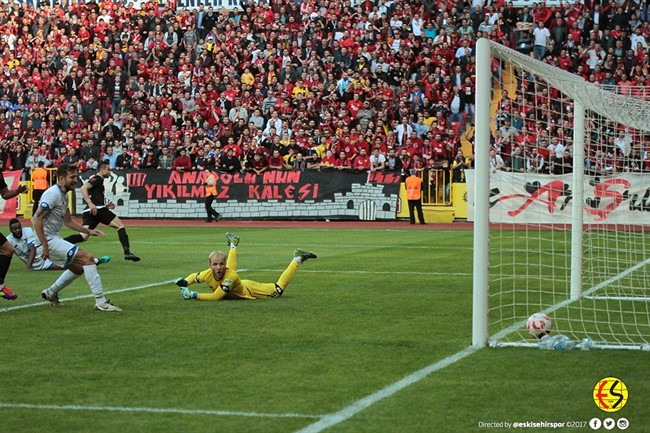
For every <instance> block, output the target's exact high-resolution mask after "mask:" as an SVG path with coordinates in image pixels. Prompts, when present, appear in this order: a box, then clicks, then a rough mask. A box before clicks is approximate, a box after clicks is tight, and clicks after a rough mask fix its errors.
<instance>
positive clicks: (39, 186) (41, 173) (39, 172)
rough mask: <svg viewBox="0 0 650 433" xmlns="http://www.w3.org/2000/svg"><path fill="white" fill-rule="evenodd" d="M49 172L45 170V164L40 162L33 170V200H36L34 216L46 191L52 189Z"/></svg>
mask: <svg viewBox="0 0 650 433" xmlns="http://www.w3.org/2000/svg"><path fill="white" fill-rule="evenodd" d="M48 177H49V176H48V172H47V169H46V168H45V163H44V162H43V161H40V162H39V163H38V167H35V168H34V169H33V170H32V199H33V200H34V209H33V211H32V215H33V214H35V213H36V209H38V204H39V203H40V201H41V196H42V195H43V193H44V192H45V190H46V189H48V188H49V187H50V183H49V182H48V181H47V178H48Z"/></svg>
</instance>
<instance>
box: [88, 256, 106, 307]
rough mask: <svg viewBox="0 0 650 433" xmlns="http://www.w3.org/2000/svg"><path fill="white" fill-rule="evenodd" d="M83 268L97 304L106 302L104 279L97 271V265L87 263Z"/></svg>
mask: <svg viewBox="0 0 650 433" xmlns="http://www.w3.org/2000/svg"><path fill="white" fill-rule="evenodd" d="M83 269H84V277H86V281H88V285H89V286H90V290H91V291H92V292H93V295H95V304H97V305H101V304H105V303H106V298H105V297H104V288H103V287H102V279H101V278H100V277H99V273H98V272H97V265H95V264H93V265H86V266H84V267H83Z"/></svg>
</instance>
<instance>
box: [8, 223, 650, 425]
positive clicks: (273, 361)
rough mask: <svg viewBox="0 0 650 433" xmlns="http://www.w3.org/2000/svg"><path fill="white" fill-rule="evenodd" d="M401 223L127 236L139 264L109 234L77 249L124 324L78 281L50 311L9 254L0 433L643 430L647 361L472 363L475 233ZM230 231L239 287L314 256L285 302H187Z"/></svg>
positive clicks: (507, 357)
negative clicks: (624, 423) (299, 253)
mask: <svg viewBox="0 0 650 433" xmlns="http://www.w3.org/2000/svg"><path fill="white" fill-rule="evenodd" d="M126 223H127V226H128V221H127V222H126ZM399 227H400V226H399V225H397V224H396V228H395V229H369V230H366V229H363V224H359V225H358V226H357V228H354V229H336V230H333V229H303V228H300V223H296V227H295V228H293V229H279V228H273V229H270V228H250V227H246V228H239V229H231V228H229V229H226V228H223V227H219V226H218V225H213V226H206V228H203V227H202V228H160V227H156V228H141V227H129V228H128V232H129V235H130V238H131V244H132V249H133V251H134V252H135V253H137V254H138V255H139V256H141V257H142V261H141V262H139V263H132V262H125V261H124V260H123V259H122V254H121V247H120V244H119V242H118V240H117V235H116V233H115V231H113V230H112V229H110V228H105V231H106V238H104V239H98V238H92V239H91V240H90V241H89V242H86V243H85V244H83V247H84V248H86V249H88V250H89V251H91V252H92V253H93V254H95V255H96V256H100V255H105V254H108V255H111V256H112V257H113V259H112V261H111V262H110V263H108V264H106V265H102V266H101V267H100V275H101V277H102V281H103V283H104V287H105V290H106V291H107V292H108V296H107V297H108V298H109V299H111V301H112V302H113V303H114V304H115V305H117V306H119V307H121V308H123V310H124V311H123V312H122V313H101V312H96V311H93V308H92V306H93V300H92V298H91V294H90V290H89V289H88V286H87V284H86V281H85V280H84V278H83V277H81V278H79V279H78V280H77V281H75V282H74V283H73V284H72V285H71V286H70V287H68V288H67V289H65V290H64V291H63V292H62V293H61V299H62V302H63V306H61V307H60V308H53V307H51V306H50V305H49V304H46V303H43V302H42V300H41V298H40V292H41V290H43V289H44V288H46V287H48V286H49V285H50V284H51V283H52V282H53V281H54V280H55V279H56V278H57V277H58V275H59V274H60V272H59V271H44V272H27V273H23V272H22V268H23V266H22V265H23V264H22V262H20V261H19V260H18V259H17V258H14V260H13V262H12V266H11V269H10V272H9V275H8V277H7V285H9V286H11V287H13V288H14V289H15V290H16V292H17V293H18V295H19V298H18V299H17V300H16V301H12V302H9V301H5V300H0V341H1V347H2V350H1V351H0V366H1V372H0V432H20V433H25V432H39V433H41V432H66V433H67V432H111V433H114V432H121V433H125V432H138V433H143V432H144V433H146V432H234V433H239V432H242V433H252V432H263V433H267V432H269V433H274V432H278V433H285V432H311V433H314V432H321V431H326V432H350V433H357V432H369V433H370V432H373V433H374V432H377V433H386V432H397V433H401V432H404V433H418V432H422V433H430V432H450V433H451V432H453V433H456V432H479V431H506V430H507V429H506V428H505V424H503V423H511V424H512V423H515V422H520V423H527V422H530V423H549V424H547V425H542V424H539V425H540V427H534V426H533V424H530V425H529V426H531V428H530V429H527V430H530V431H537V432H547V431H558V432H559V431H593V430H592V429H591V428H590V427H589V426H588V425H587V422H588V421H589V420H590V419H592V418H599V419H601V420H604V419H605V418H608V417H611V418H613V419H614V420H617V419H619V418H622V417H625V418H627V419H628V420H629V424H630V426H629V429H628V430H627V431H630V432H636V431H639V432H647V431H650V430H649V428H650V427H648V426H650V412H649V411H648V401H649V399H650V381H649V380H648V375H647V365H648V357H649V356H650V355H649V354H648V353H647V352H640V351H614V350H609V351H600V350H593V351H587V352H582V351H578V350H575V351H564V352H563V351H541V350H537V349H524V348H507V349H505V348H504V349H482V350H478V351H476V350H473V349H472V348H471V347H470V344H471V329H472V323H471V319H472V232H471V231H465V230H442V229H436V228H432V227H431V226H426V227H427V228H426V229H422V230H420V229H407V230H403V229H400V228H399ZM433 227H435V226H433ZM226 231H234V232H235V233H237V234H238V235H239V236H240V237H241V243H240V245H239V251H238V266H239V269H240V275H241V277H242V278H245V279H252V280H256V281H262V282H274V281H276V280H277V278H278V277H279V275H280V274H281V272H282V271H283V270H284V269H285V267H286V265H287V264H288V263H289V261H290V260H291V259H292V256H293V250H294V249H295V248H296V247H300V248H304V249H307V250H310V251H314V252H315V253H317V254H318V259H316V260H309V261H307V262H305V263H303V264H302V265H301V266H300V268H299V269H298V272H297V274H296V277H295V278H294V280H293V282H292V283H291V285H290V286H289V287H288V289H287V290H286V291H285V293H284V295H283V296H282V297H281V298H279V299H269V300H256V301H224V302H197V301H183V300H182V299H181V297H180V296H179V290H178V288H177V287H176V286H175V285H174V284H173V283H172V281H173V280H174V279H176V278H178V277H181V276H182V277H185V276H187V275H188V274H190V273H192V272H197V271H201V270H204V269H206V268H207V267H208V266H207V265H208V263H207V257H208V254H209V253H210V252H211V251H213V250H216V249H221V250H223V251H227V247H226V245H225V236H224V234H225V232H226ZM192 289H194V290H199V291H208V290H209V289H208V288H207V287H206V286H200V285H194V286H192ZM644 366H646V367H644ZM609 376H613V377H617V378H619V379H621V380H622V381H624V383H625V384H626V385H627V388H628V391H629V398H628V401H627V404H626V405H625V407H624V408H623V409H622V410H620V411H619V412H614V413H605V412H603V411H601V410H600V409H599V408H598V407H596V404H595V403H594V396H593V393H594V387H595V385H596V383H597V382H598V381H600V380H601V379H603V378H605V377H609ZM572 422H580V423H581V424H573V427H569V425H568V424H565V426H564V427H560V428H553V427H551V425H550V423H556V424H559V423H572ZM603 430H604V428H603ZM615 431H616V430H615Z"/></svg>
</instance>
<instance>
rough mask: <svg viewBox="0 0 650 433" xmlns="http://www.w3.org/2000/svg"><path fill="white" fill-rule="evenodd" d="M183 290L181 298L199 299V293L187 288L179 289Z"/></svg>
mask: <svg viewBox="0 0 650 433" xmlns="http://www.w3.org/2000/svg"><path fill="white" fill-rule="evenodd" d="M179 289H181V298H183V299H185V300H186V301H187V300H188V299H199V293H198V292H195V291H193V290H190V289H188V288H187V287H179Z"/></svg>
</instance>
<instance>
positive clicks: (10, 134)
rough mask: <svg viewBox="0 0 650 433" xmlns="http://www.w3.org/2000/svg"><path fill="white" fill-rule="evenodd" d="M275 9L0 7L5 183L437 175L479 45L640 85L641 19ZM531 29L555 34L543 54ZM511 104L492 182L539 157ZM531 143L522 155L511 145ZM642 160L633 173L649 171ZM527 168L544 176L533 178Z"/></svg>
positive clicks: (600, 10)
mask: <svg viewBox="0 0 650 433" xmlns="http://www.w3.org/2000/svg"><path fill="white" fill-rule="evenodd" d="M269 3H270V4H269ZM269 3H266V2H259V3H258V2H251V1H249V2H246V1H243V2H241V8H239V9H238V8H235V9H232V10H226V9H219V10H214V9H213V8H212V7H209V6H205V5H200V6H199V8H198V9H194V10H189V9H181V8H178V9H177V8H176V7H175V6H174V5H173V4H171V3H166V4H165V5H164V6H163V5H161V4H159V3H158V2H148V3H143V4H142V5H141V9H136V8H134V7H133V5H132V4H128V5H125V4H124V3H122V2H119V1H112V0H108V1H104V2H102V3H100V4H98V3H96V1H95V0H90V1H88V2H87V3H85V2H83V1H81V0H79V1H77V0H68V1H67V2H64V3H62V4H55V6H54V7H51V6H49V5H48V4H41V5H40V6H37V7H36V8H35V7H34V6H33V5H32V3H31V2H18V1H16V0H13V1H12V0H9V1H8V2H7V3H3V4H2V5H1V6H0V36H1V38H0V44H1V45H2V48H1V49H0V51H1V52H2V56H1V57H0V62H1V65H2V66H1V67H2V72H3V74H4V76H3V79H2V82H1V83H0V114H2V115H1V116H0V152H1V155H2V158H0V159H1V160H2V162H3V163H4V167H5V169H24V171H25V177H26V178H27V177H28V173H29V171H30V170H31V169H32V168H33V167H36V166H38V164H39V163H41V162H42V163H43V165H45V166H57V165H58V164H60V163H62V162H72V163H78V164H79V168H80V169H81V170H92V169H94V168H96V164H97V163H98V161H102V160H109V162H110V165H111V167H112V168H118V169H120V168H139V169H154V168H159V169H173V170H201V169H204V168H206V167H208V168H216V169H218V170H224V171H238V170H254V171H256V172H260V173H261V172H263V171H264V170H268V169H300V170H304V169H321V170H322V169H325V168H332V169H354V170H405V169H407V168H426V167H435V166H437V165H440V164H442V162H445V164H446V163H447V162H452V161H453V160H454V158H456V157H457V156H458V153H457V151H458V149H459V146H460V136H461V134H463V133H464V132H465V131H466V128H468V126H471V125H472V123H473V120H474V119H473V117H474V93H475V81H474V79H475V77H474V74H475V58H474V54H475V53H474V49H475V42H476V40H477V38H480V37H488V38H490V39H492V40H495V41H499V42H501V43H503V44H504V45H508V46H510V47H512V48H515V49H517V50H519V51H522V52H527V53H532V55H534V56H536V57H538V58H540V59H543V60H544V61H547V62H549V63H551V64H554V65H557V66H559V67H561V68H563V69H566V70H569V71H572V72H574V73H580V74H582V75H584V77H585V78H586V79H588V80H591V81H598V82H600V83H602V84H603V85H605V84H607V83H609V84H613V83H616V84H622V85H627V84H630V83H636V84H648V79H649V78H648V76H650V74H648V68H649V66H650V60H649V56H648V45H647V38H648V37H649V33H650V26H649V22H648V15H647V8H646V6H647V5H646V2H641V4H639V3H636V2H634V1H628V2H620V1H618V2H615V1H612V2H610V3H601V4H599V2H598V1H595V2H593V3H592V2H590V1H585V3H584V4H583V3H582V2H575V3H574V2H570V3H566V4H560V5H559V6H552V7H547V6H546V5H544V4H543V3H540V4H537V5H536V6H534V9H533V10H528V8H514V7H513V5H512V4H511V3H507V4H506V3H504V2H503V0H497V1H496V2H493V3H492V4H490V5H488V6H485V5H484V4H483V2H482V1H480V0H474V1H471V2H470V1H461V0H456V1H454V0H448V1H440V2H439V1H433V0H421V1H412V2H402V1H391V0H386V1H385V0H376V1H371V0H367V1H361V0H357V1H356V2H355V3H354V4H353V3H351V2H350V0H303V1H300V0H274V1H270V2H269ZM525 23H530V25H531V26H533V27H534V26H539V27H540V28H542V29H545V28H546V29H548V37H546V36H544V35H546V32H541V34H542V35H543V37H545V38H546V42H545V43H544V46H543V47H542V46H539V45H540V42H539V41H540V40H541V39H536V38H538V35H539V34H540V32H539V31H536V30H533V29H532V28H530V29H529V28H528V27H527V24H525ZM527 29H529V30H530V31H531V33H530V37H528V34H527V32H526V30H527ZM511 99H512V101H510V102H509V103H507V104H502V105H501V108H502V110H501V112H500V113H499V116H500V117H499V122H502V123H500V124H499V125H498V128H497V129H503V128H502V126H504V125H505V123H506V122H505V121H506V119H507V120H508V126H509V127H513V125H515V126H514V131H511V130H507V131H505V133H506V134H512V135H513V140H512V143H514V144H515V145H513V146H510V147H508V148H507V150H506V147H505V146H503V147H502V146H500V144H499V143H500V139H499V137H498V135H499V134H500V133H497V134H495V135H497V137H496V138H495V147H497V148H498V149H497V151H498V152H501V155H500V156H501V159H502V162H503V165H501V166H499V167H497V169H512V167H511V164H512V161H513V158H512V155H513V154H514V153H515V148H516V147H521V151H522V153H523V155H524V158H528V159H530V157H531V155H532V154H533V151H534V150H535V149H537V148H538V147H539V148H543V146H542V145H541V143H539V140H537V137H536V134H535V131H534V127H533V128H531V125H528V131H526V130H524V131H522V127H525V126H526V125H525V124H522V123H520V122H519V121H518V120H517V119H516V117H517V114H516V113H517V112H518V111H519V110H518V107H517V99H516V98H511ZM528 136H532V137H533V141H532V143H528V146H523V145H522V146H519V145H517V143H521V142H522V140H521V137H528ZM550 138H552V137H549V139H550ZM557 138H559V139H560V140H562V139H563V137H557ZM560 144H561V145H563V146H564V147H567V143H560ZM633 147H634V146H631V145H628V146H627V147H625V148H622V149H621V148H618V147H617V146H616V145H615V144H614V147H612V148H610V147H608V146H603V148H602V149H598V150H599V151H600V150H602V152H604V153H605V154H610V155H615V154H616V153H617V152H619V153H623V156H624V158H621V159H620V164H621V167H620V168H621V169H623V168H624V166H625V165H626V164H631V162H629V161H630V160H631V156H632V155H633V152H632V150H633V149H632V148H633ZM542 152H546V154H548V155H552V154H554V153H555V152H548V150H543V151H542ZM625 152H627V153H625ZM536 153H539V152H536ZM558 156H559V154H558ZM591 157H595V154H594V155H590V158H591ZM636 157H639V160H638V161H637V166H639V167H638V168H639V169H643V168H644V167H645V168H648V167H647V166H644V161H642V158H641V156H640V155H636ZM549 158H550V156H549ZM470 159H471V157H470ZM547 162H548V164H547V165H546V166H547V167H550V166H552V164H551V161H550V159H549V160H548V161H547ZM645 163H646V164H647V161H645ZM568 164H569V163H568V161H565V162H563V163H562V164H556V166H562V167H564V166H566V165H568ZM523 167H524V170H537V168H535V167H532V168H531V165H530V161H528V162H525V163H524V166H523ZM562 171H563V172H564V171H565V169H564V168H563V169H562Z"/></svg>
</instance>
